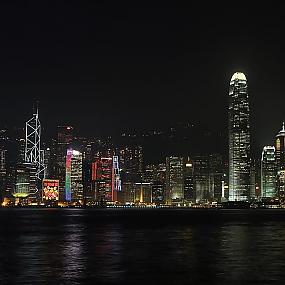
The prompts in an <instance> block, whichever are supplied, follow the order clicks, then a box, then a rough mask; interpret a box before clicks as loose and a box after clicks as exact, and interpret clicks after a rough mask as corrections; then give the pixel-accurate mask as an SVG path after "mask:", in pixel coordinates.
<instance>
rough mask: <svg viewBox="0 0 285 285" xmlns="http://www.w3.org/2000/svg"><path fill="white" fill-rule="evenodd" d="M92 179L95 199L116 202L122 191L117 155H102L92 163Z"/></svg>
mask: <svg viewBox="0 0 285 285" xmlns="http://www.w3.org/2000/svg"><path fill="white" fill-rule="evenodd" d="M92 181H93V185H94V190H95V199H96V201H98V202H100V201H106V202H116V201H117V198H118V196H117V195H118V192H121V191H122V185H121V178H120V169H119V158H118V156H113V157H102V158H101V159H98V160H96V161H95V162H94V163H92Z"/></svg>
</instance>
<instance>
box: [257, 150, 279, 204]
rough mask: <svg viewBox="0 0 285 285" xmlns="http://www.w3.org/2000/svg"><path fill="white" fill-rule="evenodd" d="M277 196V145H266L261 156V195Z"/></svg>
mask: <svg viewBox="0 0 285 285" xmlns="http://www.w3.org/2000/svg"><path fill="white" fill-rule="evenodd" d="M276 196H277V192H276V159H275V147H274V146H265V147H264V148H263V151H262V157H261V197H262V198H275V197H276Z"/></svg>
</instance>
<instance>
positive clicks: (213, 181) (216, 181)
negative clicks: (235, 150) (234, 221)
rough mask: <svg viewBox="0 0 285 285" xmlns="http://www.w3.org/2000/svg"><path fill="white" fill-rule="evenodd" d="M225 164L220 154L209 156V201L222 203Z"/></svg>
mask: <svg viewBox="0 0 285 285" xmlns="http://www.w3.org/2000/svg"><path fill="white" fill-rule="evenodd" d="M223 180H224V164H223V158H222V156H221V155H220V154H218V153H214V154H211V155H209V199H210V200H214V201H221V198H222V181H223Z"/></svg>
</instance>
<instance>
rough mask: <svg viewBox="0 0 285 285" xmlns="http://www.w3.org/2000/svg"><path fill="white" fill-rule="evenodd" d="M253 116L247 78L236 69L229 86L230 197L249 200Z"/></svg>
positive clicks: (232, 199)
mask: <svg viewBox="0 0 285 285" xmlns="http://www.w3.org/2000/svg"><path fill="white" fill-rule="evenodd" d="M249 123H250V118H249V98H248V90H247V80H246V77H245V75H244V74H243V73H241V72H236V73H234V75H233V76H232V78H231V81H230V90H229V200H230V201H246V200H248V198H249V194H250V124H249Z"/></svg>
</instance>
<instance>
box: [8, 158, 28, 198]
mask: <svg viewBox="0 0 285 285" xmlns="http://www.w3.org/2000/svg"><path fill="white" fill-rule="evenodd" d="M14 179H15V180H14V181H15V182H14V185H13V186H14V187H13V191H12V195H13V196H14V197H15V198H27V197H28V196H29V194H30V169H29V168H28V167H26V165H25V164H20V165H17V166H16V168H15V176H14Z"/></svg>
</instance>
